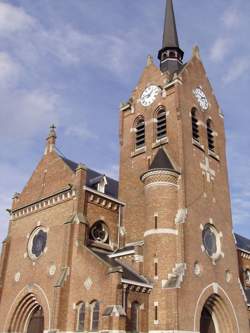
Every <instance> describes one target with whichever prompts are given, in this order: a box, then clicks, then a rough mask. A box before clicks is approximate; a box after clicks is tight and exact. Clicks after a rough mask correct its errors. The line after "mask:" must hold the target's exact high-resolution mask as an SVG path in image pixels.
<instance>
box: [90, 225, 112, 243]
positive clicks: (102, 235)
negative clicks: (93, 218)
mask: <svg viewBox="0 0 250 333" xmlns="http://www.w3.org/2000/svg"><path fill="white" fill-rule="evenodd" d="M90 238H91V239H93V240H95V241H98V242H101V243H107V242H108V238H109V234H108V229H107V227H106V225H105V224H104V223H103V222H101V221H98V222H96V223H95V224H94V225H93V227H92V228H91V230H90Z"/></svg>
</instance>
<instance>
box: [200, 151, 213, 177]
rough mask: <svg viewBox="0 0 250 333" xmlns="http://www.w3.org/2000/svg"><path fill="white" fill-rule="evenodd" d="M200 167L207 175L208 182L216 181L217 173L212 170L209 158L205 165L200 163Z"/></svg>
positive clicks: (206, 159)
mask: <svg viewBox="0 0 250 333" xmlns="http://www.w3.org/2000/svg"><path fill="white" fill-rule="evenodd" d="M200 167H201V169H202V170H203V171H204V172H205V173H206V175H207V181H208V182H210V181H211V180H214V177H215V171H214V170H212V169H211V168H210V166H209V159H208V158H207V157H205V163H200Z"/></svg>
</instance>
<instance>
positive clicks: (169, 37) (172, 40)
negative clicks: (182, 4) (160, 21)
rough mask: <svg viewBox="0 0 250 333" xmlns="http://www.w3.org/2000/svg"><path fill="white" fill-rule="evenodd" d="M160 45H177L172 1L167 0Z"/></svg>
mask: <svg viewBox="0 0 250 333" xmlns="http://www.w3.org/2000/svg"><path fill="white" fill-rule="evenodd" d="M162 47H163V48H164V47H179V40H178V34H177V29H176V23H175V15H174V7H173V1H172V0H167V3H166V13H165V23H164V32H163V42H162Z"/></svg>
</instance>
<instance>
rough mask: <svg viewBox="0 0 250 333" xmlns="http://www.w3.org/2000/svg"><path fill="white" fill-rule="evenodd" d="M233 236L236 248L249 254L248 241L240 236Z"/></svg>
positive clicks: (249, 243)
mask: <svg viewBox="0 0 250 333" xmlns="http://www.w3.org/2000/svg"><path fill="white" fill-rule="evenodd" d="M234 235H235V239H236V245H237V248H238V249H240V250H243V251H247V252H249V253H250V239H248V238H246V237H243V236H240V235H238V234H234Z"/></svg>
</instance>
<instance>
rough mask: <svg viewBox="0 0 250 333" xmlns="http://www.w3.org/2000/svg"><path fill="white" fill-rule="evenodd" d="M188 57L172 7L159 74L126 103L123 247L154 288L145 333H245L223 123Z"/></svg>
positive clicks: (149, 75)
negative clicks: (139, 256)
mask: <svg viewBox="0 0 250 333" xmlns="http://www.w3.org/2000/svg"><path fill="white" fill-rule="evenodd" d="M183 55H184V53H183V51H182V50H181V48H180V46H179V41H178V35H177V29H176V23H175V16H174V10H173V2H172V0H168V1H167V6H166V15H165V23H164V34H163V46H162V48H161V50H160V51H159V55H158V58H159V60H160V68H159V67H158V66H157V65H156V64H154V62H153V60H152V57H151V56H149V57H148V60H147V64H146V67H145V69H144V71H143V73H142V75H141V77H140V79H139V82H138V84H137V85H136V87H135V89H134V90H133V91H132V94H131V97H130V99H129V102H128V103H124V104H122V105H121V116H120V148H121V150H120V152H121V153H120V193H119V196H120V199H121V200H122V201H123V202H126V206H125V209H124V220H123V227H124V229H125V231H126V233H125V241H124V242H125V243H126V244H137V245H138V244H143V265H142V266H141V267H142V268H141V274H144V275H145V276H147V277H148V278H149V279H150V280H151V281H153V285H154V288H153V290H152V292H151V293H150V295H149V305H148V306H149V317H148V329H149V331H151V332H156V331H159V332H202V333H204V332H212V333H217V332H223V333H227V332H228V333H229V332H232V333H235V332H249V327H248V313H247V307H246V304H245V301H244V297H243V295H242V292H241V285H240V283H239V277H238V261H237V254H236V251H232V249H234V248H235V239H234V236H233V233H232V216H231V204H230V193H229V185H228V172H227V161H226V152H225V130H224V115H223V113H222V111H221V109H220V107H219V105H218V102H217V99H216V97H215V94H214V91H213V88H212V86H211V84H210V82H209V80H208V77H207V74H206V71H205V68H204V66H203V64H202V60H201V56H200V52H199V49H198V47H194V48H193V52H192V57H191V59H189V60H188V61H187V63H183ZM235 304H237V307H236V306H235ZM209 327H210V328H209ZM209 329H210V330H209ZM200 330H201V331H200Z"/></svg>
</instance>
